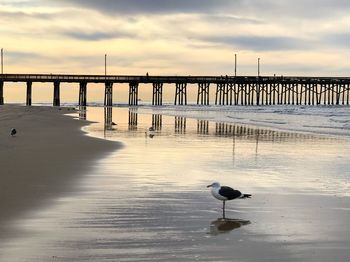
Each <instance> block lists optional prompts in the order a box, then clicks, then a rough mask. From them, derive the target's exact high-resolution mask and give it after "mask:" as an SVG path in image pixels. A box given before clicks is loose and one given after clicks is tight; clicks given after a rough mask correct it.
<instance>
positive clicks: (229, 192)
mask: <svg viewBox="0 0 350 262" xmlns="http://www.w3.org/2000/svg"><path fill="white" fill-rule="evenodd" d="M219 194H220V195H222V196H224V197H226V198H227V199H228V200H232V199H236V198H239V197H241V196H242V193H241V192H240V191H238V190H235V189H233V188H231V187H228V186H222V187H221V188H220V190H219Z"/></svg>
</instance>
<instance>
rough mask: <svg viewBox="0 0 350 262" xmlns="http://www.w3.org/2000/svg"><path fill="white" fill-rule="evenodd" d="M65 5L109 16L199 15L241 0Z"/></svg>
mask: <svg viewBox="0 0 350 262" xmlns="http://www.w3.org/2000/svg"><path fill="white" fill-rule="evenodd" d="M63 2H65V3H66V4H69V5H75V6H77V5H78V6H80V7H84V8H86V7H87V8H92V9H95V10H97V11H101V12H104V13H109V14H159V13H167V14H169V13H201V12H204V13H206V12H210V11H214V10H219V9H222V7H223V6H226V7H232V6H237V5H239V4H240V3H241V2H244V1H243V0H235V1H231V0H141V1H135V0H131V1H125V0H99V1H97V0H64V1H63Z"/></svg>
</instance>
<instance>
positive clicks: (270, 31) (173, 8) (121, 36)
mask: <svg viewBox="0 0 350 262" xmlns="http://www.w3.org/2000/svg"><path fill="white" fill-rule="evenodd" d="M349 13H350V1H348V0H317V1H314V0H293V1H290V0H288V1H287V0H279V1H276V0H266V1H263V0H0V47H2V48H4V71H5V73H67V74H69V73H71V74H104V55H105V54H107V73H108V74H130V75H134V74H146V72H149V74H150V75H151V74H154V75H226V74H227V75H233V74H234V66H235V63H234V57H235V54H237V74H238V75H256V74H257V59H258V58H260V63H261V68H260V71H261V75H273V74H276V75H303V76H305V75H306V76H349V75H350V59H349V58H350V16H349Z"/></svg>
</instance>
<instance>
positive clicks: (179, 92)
mask: <svg viewBox="0 0 350 262" xmlns="http://www.w3.org/2000/svg"><path fill="white" fill-rule="evenodd" d="M174 104H175V105H177V104H179V105H187V83H176V91H175V103H174Z"/></svg>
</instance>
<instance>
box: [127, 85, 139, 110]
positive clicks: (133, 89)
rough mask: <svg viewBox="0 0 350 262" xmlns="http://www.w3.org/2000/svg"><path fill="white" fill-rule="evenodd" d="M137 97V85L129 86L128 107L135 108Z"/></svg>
mask: <svg viewBox="0 0 350 262" xmlns="http://www.w3.org/2000/svg"><path fill="white" fill-rule="evenodd" d="M138 97H139V83H130V84H129V106H137V105H138Z"/></svg>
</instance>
